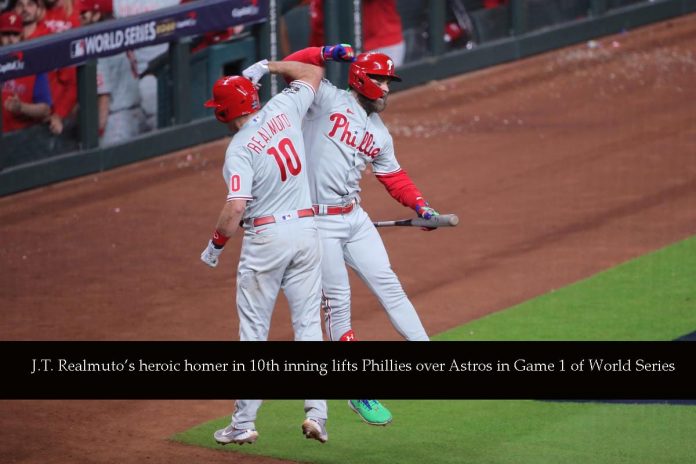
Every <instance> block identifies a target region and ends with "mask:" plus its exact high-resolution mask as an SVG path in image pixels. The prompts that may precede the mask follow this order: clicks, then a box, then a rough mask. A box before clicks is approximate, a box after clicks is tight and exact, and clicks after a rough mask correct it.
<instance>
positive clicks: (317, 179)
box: [303, 79, 401, 205]
mask: <svg viewBox="0 0 696 464" xmlns="http://www.w3.org/2000/svg"><path fill="white" fill-rule="evenodd" d="M303 131H304V135H305V143H306V144H307V157H308V160H309V163H310V166H311V169H310V171H309V185H310V189H311V193H312V199H313V200H314V202H315V203H320V204H329V205H336V204H341V203H345V202H346V200H349V199H351V198H355V197H357V196H358V194H359V192H360V185H359V182H360V179H361V178H362V173H363V171H364V170H365V167H366V166H367V164H368V163H370V164H372V170H373V172H374V173H375V174H377V175H379V174H390V173H394V172H397V171H399V170H401V167H400V166H399V163H398V162H397V160H396V157H395V155H394V142H393V141H392V137H391V134H389V131H388V130H387V128H386V127H385V126H384V123H383V122H382V118H380V117H379V115H378V114H377V113H372V114H370V115H369V116H368V115H367V113H366V112H365V110H364V109H363V108H362V106H360V104H359V103H358V101H357V100H356V99H355V98H354V97H353V96H352V95H351V94H350V93H349V92H347V91H345V90H340V89H337V88H336V87H335V86H334V85H333V84H331V83H330V82H329V81H327V80H326V79H324V80H323V81H322V82H321V85H320V87H319V91H318V92H317V96H316V98H315V100H314V105H312V106H311V107H310V109H309V112H308V113H307V116H306V118H305V127H304V130H303Z"/></svg>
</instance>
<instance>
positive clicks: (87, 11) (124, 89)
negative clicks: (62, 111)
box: [80, 0, 145, 146]
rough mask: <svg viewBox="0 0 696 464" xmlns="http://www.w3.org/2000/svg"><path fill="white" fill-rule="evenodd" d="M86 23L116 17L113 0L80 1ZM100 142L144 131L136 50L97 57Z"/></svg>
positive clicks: (105, 143)
mask: <svg viewBox="0 0 696 464" xmlns="http://www.w3.org/2000/svg"><path fill="white" fill-rule="evenodd" d="M80 13H81V19H82V23H83V25H88V24H94V23H97V22H101V21H106V20H109V19H111V18H112V16H113V2H112V0H81V3H80ZM97 94H98V95H99V97H98V102H97V105H98V110H99V144H100V145H101V146H105V145H111V144H114V143H119V142H124V141H127V140H130V139H132V138H133V137H135V136H136V135H138V134H140V133H142V132H143V129H144V127H145V113H143V110H142V109H141V108H140V91H139V90H138V74H137V72H136V70H135V61H134V58H133V52H132V51H130V50H129V51H127V52H123V53H119V54H118V55H113V56H107V57H105V58H99V59H98V60H97Z"/></svg>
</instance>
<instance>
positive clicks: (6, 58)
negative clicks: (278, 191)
mask: <svg viewBox="0 0 696 464" xmlns="http://www.w3.org/2000/svg"><path fill="white" fill-rule="evenodd" d="M296 3H298V2H297V1H292V0H286V1H285V2H283V1H281V0H200V1H198V2H190V3H186V4H184V5H180V6H177V7H172V8H168V9H164V10H158V11H154V12H151V13H147V14H144V15H139V16H137V17H131V18H124V19H116V20H112V21H108V22H104V23H100V24H98V25H93V26H89V27H85V28H77V29H74V30H71V31H67V32H64V33H61V34H56V35H53V36H47V37H43V38H40V39H37V40H34V41H30V42H26V43H20V44H18V45H15V46H11V47H3V48H0V81H4V80H8V79H11V78H14V77H18V76H21V75H23V74H31V73H36V72H42V71H48V70H51V69H55V68H58V67H62V66H67V65H77V66H78V100H79V106H80V111H79V113H78V119H77V121H76V124H75V125H74V126H73V127H71V128H68V131H67V132H66V134H65V135H64V136H61V137H55V136H51V135H50V134H49V132H48V130H47V128H46V127H45V126H35V127H32V128H30V129H27V130H23V131H20V132H17V133H9V134H3V135H2V137H0V195H8V194H11V193H15V192H18V191H22V190H26V189H30V188H34V187H37V186H41V185H46V184H50V183H53V182H57V181H61V180H65V179H69V178H73V177H78V176H81V175H86V174H91V173H95V172H100V171H104V170H107V169H111V168H114V167H117V166H122V165H125V164H129V163H132V162H136V161H140V160H143V159H146V158H150V157H154V156H159V155H162V154H166V153H169V152H172V151H176V150H180V149H184V148H186V147H190V146H193V145H197V144H200V143H204V142H208V141H211V140H215V139H219V138H221V137H224V136H225V135H226V129H225V128H224V127H223V126H222V125H220V124H217V123H216V121H215V120H214V118H212V117H211V116H209V115H207V114H206V113H205V112H204V110H202V109H201V108H200V105H201V103H202V99H203V98H204V97H205V96H207V95H209V93H210V88H211V86H212V83H213V82H214V80H215V79H216V78H217V77H219V76H220V75H222V74H223V73H238V72H240V71H241V69H243V67H245V66H247V65H248V64H250V63H253V62H254V61H255V60H257V59H259V58H260V57H270V58H278V57H280V47H279V35H278V31H279V25H280V24H279V23H280V18H286V24H287V25H288V29H289V31H290V34H289V35H290V42H291V45H292V48H293V49H298V48H301V46H302V45H303V41H305V40H306V36H307V34H306V30H307V28H308V27H309V25H308V21H307V12H306V11H302V10H301V8H303V7H302V6H301V5H300V6H295V5H294V4H296ZM294 6H295V7H294ZM398 6H399V13H400V14H401V17H402V23H403V26H404V38H405V41H406V44H407V61H406V62H405V64H404V65H403V66H402V67H400V68H399V74H400V75H401V77H402V78H403V82H402V83H399V84H397V85H395V86H394V88H395V90H396V91H398V90H403V89H406V88H409V87H413V86H417V85H421V84H423V83H426V82H428V81H431V80H436V79H442V78H445V77H449V76H452V75H456V74H461V73H465V72H468V71H472V70H476V69H480V68H483V67H486V66H491V65H495V64H499V63H503V62H506V61H512V60H516V59H519V58H523V57H526V56H530V55H533V54H537V53H541V52H544V51H548V50H551V49H555V48H559V47H563V46H567V45H571V44H575V43H579V42H583V41H587V40H590V39H593V38H597V37H600V36H604V35H609V34H614V33H619V32H622V31H630V30H631V29H633V28H635V27H638V26H641V25H645V24H648V23H652V22H656V21H661V20H665V19H669V18H673V17H676V16H679V15H684V14H688V13H693V12H696V2H695V1H693V0H652V1H651V0H509V1H508V2H507V3H506V4H504V5H501V6H498V7H495V8H490V9H486V8H483V7H482V0H468V1H452V0H408V1H406V0H403V1H399V2H398ZM293 7H294V8H293ZM304 8H306V7H304ZM324 8H325V33H326V43H337V42H350V43H352V44H354V45H355V47H356V49H358V50H360V49H361V48H362V45H361V44H362V37H361V34H360V22H361V17H360V14H358V12H359V11H360V8H361V2H360V0H324ZM235 12H236V13H235ZM192 19H193V21H192ZM450 23H456V24H459V25H461V26H462V27H463V28H464V29H469V30H468V31H466V34H465V35H464V39H463V40H462V39H461V38H460V39H459V40H452V41H449V42H448V41H446V40H443V37H445V35H446V31H445V28H446V25H447V24H450ZM147 24H149V26H144V25H147ZM179 24H181V25H182V27H181V28H178V25H179ZM229 26H244V28H245V30H244V32H243V33H242V34H240V35H238V36H237V37H235V38H233V40H231V41H229V42H225V43H221V44H217V45H212V46H211V47H208V48H207V49H206V50H205V51H204V52H203V53H202V54H197V55H192V54H191V43H192V40H195V37H197V36H199V35H200V34H203V33H205V32H206V31H214V30H220V29H224V28H226V27H229ZM128 28H131V29H130V30H131V31H133V30H138V31H141V32H142V31H154V34H153V33H150V34H149V35H148V34H147V33H146V34H143V33H141V32H139V34H140V35H139V36H138V37H140V38H141V39H142V40H140V41H139V42H138V41H132V42H137V43H135V44H133V43H131V44H130V45H131V46H130V47H129V46H128V45H124V46H122V47H120V48H119V47H112V48H109V47H102V50H101V51H99V50H92V53H91V54H90V53H87V50H86V49H85V48H84V47H85V44H86V43H87V42H86V40H87V39H88V38H89V37H95V36H96V35H99V34H107V35H108V34H115V33H116V32H115V31H119V30H120V31H128V30H129V29H128ZM133 28H135V29H133ZM148 28H149V29H148ZM177 28H178V29H177ZM160 32H162V33H161V34H159V33H160ZM136 35H137V34H136ZM148 38H149V39H150V40H147V39H148ZM161 42H168V43H170V47H169V51H168V53H167V54H166V56H163V57H161V59H160V60H159V64H158V65H157V66H155V69H153V72H154V73H155V74H156V75H157V78H158V83H159V85H158V88H159V89H158V92H159V105H158V110H159V122H158V128H157V129H156V130H154V131H152V132H148V133H145V134H143V135H141V136H139V137H137V138H135V139H133V140H127V141H124V142H123V143H119V144H115V145H112V146H107V147H99V146H98V134H97V130H98V129H97V118H96V114H97V113H96V99H97V95H96V59H97V58H98V57H100V56H108V55H109V54H114V53H118V52H120V51H122V50H125V49H129V48H135V47H137V46H143V45H150V44H153V43H161ZM81 47H83V48H81ZM92 48H94V47H92ZM80 53H82V54H80ZM18 57H20V58H21V60H22V63H21V65H20V64H17V63H18V61H17V58H18ZM344 66H345V65H343V64H339V63H332V64H330V65H329V66H328V67H327V77H328V78H329V79H331V80H332V81H334V82H336V83H337V84H338V85H345V83H346V73H345V69H344V68H342V67H344ZM266 79H267V80H266V81H265V85H263V87H262V89H261V94H262V98H264V99H267V98H269V97H270V95H271V94H273V93H275V92H277V91H278V90H279V88H280V87H281V86H282V82H281V81H280V80H279V79H277V78H276V79H270V78H266ZM199 100H200V101H199Z"/></svg>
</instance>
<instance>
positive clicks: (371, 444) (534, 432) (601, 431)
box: [173, 238, 696, 464]
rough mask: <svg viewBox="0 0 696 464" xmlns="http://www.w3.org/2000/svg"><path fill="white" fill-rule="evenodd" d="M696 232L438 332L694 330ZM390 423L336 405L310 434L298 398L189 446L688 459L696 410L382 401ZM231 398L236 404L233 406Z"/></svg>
mask: <svg viewBox="0 0 696 464" xmlns="http://www.w3.org/2000/svg"><path fill="white" fill-rule="evenodd" d="M694 283H696V238H692V239H689V240H686V241H683V242H680V243H678V244H675V245H673V246H671V247H668V248H665V249H663V250H660V251H658V252H655V253H652V254H650V255H647V256H643V257H641V258H638V259H636V260H633V261H630V262H628V263H625V264H623V265H621V266H618V267H616V268H613V269H610V270H608V271H606V272H602V273H600V274H597V275H595V276H593V277H591V278H589V279H586V280H583V281H581V282H578V283H576V284H574V285H571V286H569V287H566V288H563V289H560V290H558V291H555V292H552V293H549V294H547V295H543V296H541V297H539V298H536V299H534V300H530V301H528V302H525V303H523V304H520V305H518V306H515V307H513V308H510V309H508V310H505V311H501V312H499V313H496V314H492V315H490V316H487V317H485V318H482V319H480V320H477V321H474V322H472V323H469V324H467V325H464V326H461V327H458V328H455V329H453V330H450V331H447V332H446V333H443V334H440V335H439V336H437V337H434V338H435V339H437V340H670V339H674V338H676V337H678V336H680V335H684V334H686V333H689V332H692V331H694V330H696V304H695V302H696V285H695V284H694ZM385 403H386V404H387V406H389V407H390V409H391V410H392V412H393V413H394V422H393V423H392V424H391V425H390V426H388V427H370V426H367V425H365V424H363V423H362V422H361V421H360V420H359V419H358V417H357V416H356V415H355V414H354V413H353V412H352V411H350V409H349V408H348V406H347V405H346V402H345V401H330V402H329V414H330V421H329V424H328V425H329V427H328V430H329V436H330V439H329V442H328V443H326V444H324V445H322V444H320V443H318V442H315V441H307V440H304V439H303V438H302V435H301V432H300V424H301V423H302V419H303V413H302V401H299V400H295V401H268V402H266V403H264V406H263V407H262V409H261V411H260V414H259V418H258V420H257V422H256V425H257V428H258V430H259V432H260V434H261V435H260V438H259V441H258V442H257V443H256V444H254V445H252V446H249V445H244V446H243V447H237V446H235V445H227V446H226V447H221V446H220V445H217V444H215V443H214V441H213V439H212V433H213V431H214V430H215V429H217V428H222V427H224V426H226V425H227V424H228V423H229V416H227V417H221V418H219V419H216V420H214V421H211V422H207V423H205V424H202V425H200V426H198V427H196V428H194V429H190V430H187V431H185V432H182V433H180V434H177V435H175V436H174V437H173V439H174V440H177V441H181V442H184V443H188V444H192V445H197V446H205V447H210V448H215V449H220V450H222V451H236V452H239V451H241V452H245V453H250V454H259V455H264V456H273V457H277V458H283V459H288V460H293V461H303V462H312V463H414V464H427V463H450V462H451V463H470V464H488V463H491V464H494V463H495V464H556V463H564V464H567V463H573V464H575V463H582V464H588V463H589V464H617V463H630V464H641V463H645V464H655V463H660V464H666V463H675V464H677V463H679V464H686V463H691V462H694V460H695V458H696V440H694V437H696V407H694V406H675V405H665V404H640V405H626V404H607V403H558V402H539V401H424V400H419V401H386V402H385ZM231 407H232V404H231V403H230V408H231Z"/></svg>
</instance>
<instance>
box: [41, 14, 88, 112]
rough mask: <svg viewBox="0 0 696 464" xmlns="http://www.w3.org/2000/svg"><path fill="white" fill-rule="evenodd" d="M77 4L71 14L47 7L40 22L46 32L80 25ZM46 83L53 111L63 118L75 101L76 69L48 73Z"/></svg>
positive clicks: (61, 30) (65, 29) (63, 69)
mask: <svg viewBox="0 0 696 464" xmlns="http://www.w3.org/2000/svg"><path fill="white" fill-rule="evenodd" d="M77 7H78V5H75V6H74V7H73V11H72V14H71V15H68V13H67V12H66V11H65V9H64V8H63V7H61V6H55V7H53V8H51V9H47V10H46V13H45V15H44V18H43V21H41V24H42V25H43V27H44V28H45V29H46V30H47V31H48V33H51V34H55V33H58V32H63V31H67V30H70V29H72V28H74V27H79V26H80V16H79V14H78V8H77ZM48 84H49V85H50V87H51V96H52V97H53V111H54V113H56V114H57V115H58V116H60V117H61V118H63V119H65V118H66V117H68V116H69V115H70V113H71V112H72V109H73V108H74V107H75V104H76V103H77V71H76V70H75V68H74V67H71V68H62V69H58V70H56V71H52V72H50V73H48Z"/></svg>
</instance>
